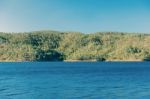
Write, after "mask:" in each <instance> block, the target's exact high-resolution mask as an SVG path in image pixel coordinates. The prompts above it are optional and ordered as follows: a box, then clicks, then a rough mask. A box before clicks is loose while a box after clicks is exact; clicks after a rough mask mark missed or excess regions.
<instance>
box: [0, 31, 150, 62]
mask: <svg viewBox="0 0 150 99" xmlns="http://www.w3.org/2000/svg"><path fill="white" fill-rule="evenodd" d="M63 60H68V61H78V60H81V61H84V60H86V61H141V60H150V35H148V34H131V33H129V34H128V33H113V32H108V33H93V34H83V33H75V32H56V31H37V32H31V33H0V61H1V62H3V61H63Z"/></svg>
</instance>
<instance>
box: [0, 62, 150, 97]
mask: <svg viewBox="0 0 150 99" xmlns="http://www.w3.org/2000/svg"><path fill="white" fill-rule="evenodd" d="M0 99H150V63H148V62H143V63H142V62H137V63H136V62H135V63H134V62H132V63H126V62H124V63H122V62H104V63H90V62H89V63H65V62H58V63H57V62H54V63H0Z"/></svg>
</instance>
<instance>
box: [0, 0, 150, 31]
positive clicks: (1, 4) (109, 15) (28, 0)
mask: <svg viewBox="0 0 150 99" xmlns="http://www.w3.org/2000/svg"><path fill="white" fill-rule="evenodd" d="M37 30H58V31H80V32H84V33H91V32H99V31H118V32H120V31H121V32H144V33H150V0H0V31H1V32H28V31H37Z"/></svg>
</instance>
